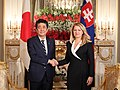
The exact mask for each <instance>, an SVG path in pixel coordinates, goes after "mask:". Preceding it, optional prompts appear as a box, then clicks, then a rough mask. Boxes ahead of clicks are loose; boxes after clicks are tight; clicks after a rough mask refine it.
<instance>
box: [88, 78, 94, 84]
mask: <svg viewBox="0 0 120 90" xmlns="http://www.w3.org/2000/svg"><path fill="white" fill-rule="evenodd" d="M92 82H93V77H88V79H87V86H89V85H90V84H92Z"/></svg>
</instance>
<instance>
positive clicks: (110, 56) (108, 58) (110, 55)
mask: <svg viewBox="0 0 120 90" xmlns="http://www.w3.org/2000/svg"><path fill="white" fill-rule="evenodd" d="M103 49H105V48H99V53H98V55H99V57H100V58H101V59H102V60H103V61H107V60H110V59H111V58H112V48H107V49H108V50H109V52H108V53H109V55H108V56H107V57H103V56H102V53H101V52H102V50H103Z"/></svg>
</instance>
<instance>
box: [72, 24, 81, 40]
mask: <svg viewBox="0 0 120 90" xmlns="http://www.w3.org/2000/svg"><path fill="white" fill-rule="evenodd" d="M82 34H83V31H82V30H81V28H80V27H79V26H75V27H74V29H73V35H74V37H75V38H81V37H82Z"/></svg>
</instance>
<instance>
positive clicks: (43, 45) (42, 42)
mask: <svg viewBox="0 0 120 90" xmlns="http://www.w3.org/2000/svg"><path fill="white" fill-rule="evenodd" d="M41 44H42V47H43V50H44V53H45V55H46V49H45V44H44V40H41Z"/></svg>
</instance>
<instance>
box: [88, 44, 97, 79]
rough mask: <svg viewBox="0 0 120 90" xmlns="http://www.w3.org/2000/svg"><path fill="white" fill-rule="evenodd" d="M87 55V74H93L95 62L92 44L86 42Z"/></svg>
mask: <svg viewBox="0 0 120 90" xmlns="http://www.w3.org/2000/svg"><path fill="white" fill-rule="evenodd" d="M87 48H88V57H89V64H90V65H89V66H90V67H89V69H90V70H89V75H90V76H92V77H93V76H94V71H95V67H94V66H95V63H94V46H93V44H92V43H88V47H87Z"/></svg>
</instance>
